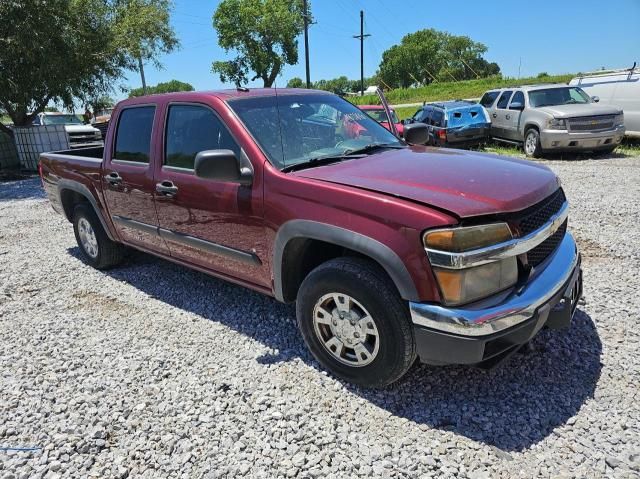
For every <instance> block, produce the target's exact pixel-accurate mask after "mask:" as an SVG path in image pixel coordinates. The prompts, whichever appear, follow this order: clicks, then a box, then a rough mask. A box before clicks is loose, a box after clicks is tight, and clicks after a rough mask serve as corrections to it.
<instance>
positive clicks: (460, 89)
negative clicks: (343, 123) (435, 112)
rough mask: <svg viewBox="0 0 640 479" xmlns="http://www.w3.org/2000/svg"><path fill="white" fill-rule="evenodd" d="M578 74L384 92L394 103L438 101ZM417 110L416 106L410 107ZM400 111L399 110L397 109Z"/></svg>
mask: <svg viewBox="0 0 640 479" xmlns="http://www.w3.org/2000/svg"><path fill="white" fill-rule="evenodd" d="M574 76H575V75H573V74H570V73H568V74H564V75H553V76H543V77H540V78H538V77H531V78H520V79H515V78H503V77H490V78H481V79H479V80H466V81H459V82H438V83H433V84H431V85H428V86H423V87H419V88H398V89H396V90H390V91H388V92H385V96H386V97H387V101H389V103H390V104H391V105H397V104H402V103H418V102H420V103H421V102H423V101H436V100H456V99H460V98H478V97H480V96H481V95H482V94H483V93H484V92H485V91H487V90H490V89H492V88H502V87H508V86H514V85H526V84H532V83H567V82H568V81H569V80H571V79H572V78H573V77H574ZM349 101H351V102H352V103H354V104H356V105H375V104H377V103H379V102H378V97H377V96H376V95H365V96H362V97H359V96H358V97H350V98H349ZM410 110H412V111H415V108H413V107H412V108H410ZM398 114H400V112H398Z"/></svg>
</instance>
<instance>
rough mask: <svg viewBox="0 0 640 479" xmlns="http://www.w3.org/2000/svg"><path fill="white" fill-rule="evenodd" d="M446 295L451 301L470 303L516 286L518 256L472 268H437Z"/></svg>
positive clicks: (451, 302)
mask: <svg viewBox="0 0 640 479" xmlns="http://www.w3.org/2000/svg"><path fill="white" fill-rule="evenodd" d="M433 272H434V274H435V275H436V279H437V280H438V285H439V286H440V292H441V293H442V299H443V300H444V302H445V303H446V304H448V305H458V304H464V303H470V302H472V301H475V300H478V299H481V298H485V297H487V296H490V295H492V294H495V293H497V292H499V291H502V290H505V289H507V288H509V287H511V286H513V285H514V284H515V283H516V281H517V280H518V264H517V260H516V258H515V256H513V257H511V258H507V259H504V260H502V261H496V262H494V263H488V264H484V265H482V266H476V267H474V268H468V269H458V270H453V269H443V268H434V269H433Z"/></svg>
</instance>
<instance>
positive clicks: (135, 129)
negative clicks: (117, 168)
mask: <svg viewBox="0 0 640 479" xmlns="http://www.w3.org/2000/svg"><path fill="white" fill-rule="evenodd" d="M155 112H156V107H155V106H141V107H132V108H127V109H124V110H122V112H121V113H120V118H119V119H118V129H117V130H116V146H115V150H114V153H113V159H114V160H116V161H118V160H120V161H131V162H135V163H149V152H150V149H151V130H152V129H153V117H154V115H155Z"/></svg>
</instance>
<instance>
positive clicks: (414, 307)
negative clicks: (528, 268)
mask: <svg viewBox="0 0 640 479" xmlns="http://www.w3.org/2000/svg"><path fill="white" fill-rule="evenodd" d="M578 262H579V254H578V249H577V246H576V243H575V241H574V239H573V236H572V235H571V233H569V232H567V233H566V234H565V236H564V239H563V240H562V242H561V243H560V245H559V246H558V248H557V249H556V251H555V252H554V253H553V255H552V256H551V258H550V259H549V261H548V263H547V264H546V266H544V269H542V270H541V271H539V272H534V275H533V277H532V278H531V279H530V280H529V282H528V283H526V284H525V285H524V287H522V288H520V289H519V290H518V291H516V292H513V293H511V294H510V295H508V296H506V297H505V298H502V297H501V298H500V300H499V301H498V304H495V302H496V300H495V298H494V299H493V302H494V304H490V303H489V301H491V300H485V301H482V302H479V303H475V304H474V305H473V306H469V307H462V308H447V307H445V306H442V305H439V304H430V303H413V302H411V303H409V308H410V311H411V319H412V321H413V323H414V325H415V326H418V327H425V328H428V329H430V330H435V331H438V332H443V333H451V334H455V335H460V336H466V337H478V336H486V335H491V334H494V333H498V332H501V331H504V330H506V329H509V328H512V327H514V326H517V325H519V324H521V323H523V322H525V321H527V320H529V319H531V318H532V317H533V316H535V315H536V312H537V310H538V309H539V308H540V307H541V306H543V305H545V303H547V302H549V301H550V300H551V299H552V298H555V297H556V296H557V295H558V294H559V293H560V292H561V290H562V289H563V288H566V287H567V282H568V281H569V280H570V279H571V278H572V277H573V275H574V274H576V269H578V268H579V266H578Z"/></svg>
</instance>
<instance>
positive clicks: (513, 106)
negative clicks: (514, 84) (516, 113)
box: [509, 101, 524, 111]
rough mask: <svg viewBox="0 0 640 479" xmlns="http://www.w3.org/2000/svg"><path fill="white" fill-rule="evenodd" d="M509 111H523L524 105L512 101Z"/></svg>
mask: <svg viewBox="0 0 640 479" xmlns="http://www.w3.org/2000/svg"><path fill="white" fill-rule="evenodd" d="M509 110H520V111H522V110H524V105H523V104H522V103H520V102H519V101H514V102H513V103H512V104H511V105H509Z"/></svg>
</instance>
